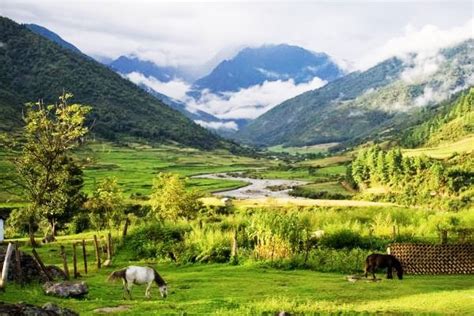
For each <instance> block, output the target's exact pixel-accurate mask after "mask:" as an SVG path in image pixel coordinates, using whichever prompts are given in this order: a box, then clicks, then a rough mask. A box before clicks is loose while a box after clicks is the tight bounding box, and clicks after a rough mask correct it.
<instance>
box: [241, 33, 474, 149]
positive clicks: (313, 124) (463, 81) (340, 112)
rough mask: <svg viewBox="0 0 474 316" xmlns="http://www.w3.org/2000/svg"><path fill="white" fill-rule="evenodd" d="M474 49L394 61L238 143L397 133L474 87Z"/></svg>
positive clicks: (268, 120)
mask: <svg viewBox="0 0 474 316" xmlns="http://www.w3.org/2000/svg"><path fill="white" fill-rule="evenodd" d="M473 49H474V40H468V41H466V42H464V43H461V44H459V45H457V46H455V47H451V48H446V49H444V50H441V51H439V52H438V54H435V55H433V56H428V57H426V56H423V55H416V54H411V55H409V56H406V58H404V60H402V59H400V58H391V59H389V60H386V61H384V62H382V63H380V64H378V65H376V66H374V67H372V68H370V69H368V70H366V71H363V72H354V73H351V74H349V75H347V76H344V77H342V78H340V79H337V80H335V81H333V82H330V83H328V84H327V85H325V86H324V87H322V88H319V89H317V90H313V91H309V92H306V93H303V94H301V95H299V96H297V97H295V98H293V99H290V100H287V101H285V102H283V103H282V104H280V105H278V106H276V107H274V108H273V109H272V110H270V111H268V112H267V113H265V114H263V115H262V116H260V117H258V118H257V119H256V120H254V121H252V122H251V123H250V124H248V125H247V126H246V127H245V128H244V129H242V130H240V131H239V132H238V133H237V134H236V135H235V138H236V139H239V140H241V141H243V142H248V143H253V144H259V145H278V144H283V145H292V146H301V145H310V144H318V143H327V142H345V143H350V142H357V141H359V140H362V139H364V138H367V137H372V138H374V137H375V138H382V137H384V136H385V135H390V134H393V133H397V132H398V131H402V130H403V129H404V128H406V127H408V126H409V125H410V124H411V123H413V122H414V121H416V119H417V117H419V115H420V112H421V111H422V109H423V108H425V107H427V106H432V105H435V104H437V103H439V102H441V101H443V100H445V99H447V98H448V97H449V96H450V95H452V94H453V93H455V92H457V91H460V90H463V89H466V88H468V87H469V86H472V85H473V83H474V82H473V78H474V57H473V55H472V51H473ZM428 66H429V67H428ZM427 69H428V70H429V73H427Z"/></svg>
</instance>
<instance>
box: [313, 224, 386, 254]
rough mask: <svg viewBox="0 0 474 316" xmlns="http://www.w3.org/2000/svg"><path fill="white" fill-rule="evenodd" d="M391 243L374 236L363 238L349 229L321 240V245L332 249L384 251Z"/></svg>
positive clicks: (328, 235) (325, 236)
mask: <svg viewBox="0 0 474 316" xmlns="http://www.w3.org/2000/svg"><path fill="white" fill-rule="evenodd" d="M389 243H390V240H387V239H383V238H380V237H374V236H361V235H360V234H359V233H356V232H354V231H351V230H349V229H343V230H339V231H336V232H334V233H332V234H327V235H324V236H323V237H322V238H321V240H320V245H321V246H323V247H326V248H332V249H354V248H361V249H369V250H383V249H385V247H386V246H387V245H388V244H389Z"/></svg>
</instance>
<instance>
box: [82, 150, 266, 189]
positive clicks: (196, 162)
mask: <svg viewBox="0 0 474 316" xmlns="http://www.w3.org/2000/svg"><path fill="white" fill-rule="evenodd" d="M88 149H89V150H88V151H83V152H81V153H80V155H81V156H82V157H85V158H87V157H89V158H90V160H92V161H97V163H92V164H91V165H90V166H88V167H86V169H85V170H84V176H85V177H84V178H85V191H86V192H88V193H90V192H91V191H92V190H93V189H94V187H95V183H97V182H98V181H100V179H103V178H105V177H110V176H113V177H117V179H118V181H119V184H120V185H121V186H122V188H123V189H124V193H125V194H131V193H136V192H139V193H142V194H149V193H150V190H151V185H152V180H153V178H154V177H155V176H156V174H158V173H160V172H172V173H177V174H179V175H181V176H183V177H190V176H193V175H198V174H203V173H215V172H226V171H238V170H245V169H249V168H255V167H258V166H261V164H262V163H263V162H260V161H258V160H255V159H251V158H246V157H238V156H234V155H231V154H229V153H227V152H223V151H215V152H203V151H199V150H195V149H189V148H177V147H171V146H162V147H158V148H124V147H115V146H110V145H104V144H101V145H90V146H89V147H88ZM243 185H244V183H243V182H240V181H229V180H220V179H215V180H211V179H190V180H189V186H190V187H192V188H196V189H198V190H200V191H203V192H213V191H218V190H223V189H233V188H238V187H241V186H243Z"/></svg>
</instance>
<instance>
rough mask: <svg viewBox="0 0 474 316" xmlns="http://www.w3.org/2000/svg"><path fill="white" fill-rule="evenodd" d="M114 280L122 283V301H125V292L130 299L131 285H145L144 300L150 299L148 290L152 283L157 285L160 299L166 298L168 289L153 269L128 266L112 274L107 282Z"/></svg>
mask: <svg viewBox="0 0 474 316" xmlns="http://www.w3.org/2000/svg"><path fill="white" fill-rule="evenodd" d="M116 279H122V281H123V299H126V297H125V292H127V294H128V297H129V298H130V299H132V292H131V291H132V285H133V284H137V285H140V284H147V287H146V291H145V296H146V298H150V297H151V294H150V288H151V286H152V285H153V281H155V282H156V285H158V288H159V289H160V294H161V297H163V298H166V296H168V288H167V285H166V282H165V280H163V278H162V277H161V276H160V275H159V274H158V272H156V270H155V269H153V268H150V267H138V266H129V267H127V268H125V269H122V270H118V271H114V272H112V273H111V274H110V275H109V277H108V279H107V280H108V281H112V280H116Z"/></svg>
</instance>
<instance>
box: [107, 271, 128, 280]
mask: <svg viewBox="0 0 474 316" xmlns="http://www.w3.org/2000/svg"><path fill="white" fill-rule="evenodd" d="M126 272H127V268H125V269H122V270H117V271H114V272H112V273H111V274H110V275H109V277H108V278H107V281H109V282H111V281H115V280H117V279H124V280H125V274H126Z"/></svg>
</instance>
